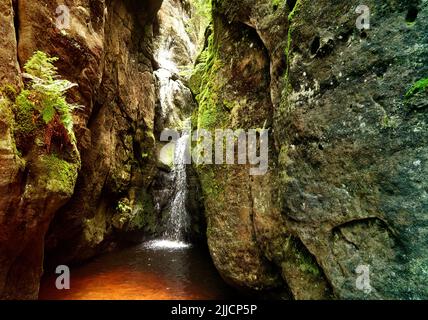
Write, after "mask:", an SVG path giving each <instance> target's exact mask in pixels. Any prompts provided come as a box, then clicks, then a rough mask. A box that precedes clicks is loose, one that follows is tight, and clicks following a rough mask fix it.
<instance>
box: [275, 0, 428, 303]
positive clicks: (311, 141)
mask: <svg viewBox="0 0 428 320" xmlns="http://www.w3.org/2000/svg"><path fill="white" fill-rule="evenodd" d="M365 4H366V5H367V6H368V8H369V9H370V11H371V17H370V18H371V19H370V21H371V26H370V29H368V30H365V31H362V32H359V31H358V29H356V17H358V14H356V13H355V9H356V7H357V6H358V5H359V2H358V1H346V2H343V3H340V4H339V3H338V4H332V3H331V2H328V1H318V2H317V3H316V4H314V3H312V2H309V1H301V2H300V3H298V4H297V5H298V7H297V8H296V12H295V14H294V15H293V17H292V21H291V22H290V23H291V25H290V41H291V45H290V47H289V48H288V55H289V56H288V60H289V70H288V79H287V80H286V84H285V88H284V90H285V92H284V96H283V99H284V101H283V104H282V105H281V107H280V108H279V110H278V112H277V116H278V118H277V119H278V120H277V122H276V130H277V132H276V138H277V140H276V141H277V144H278V146H280V148H281V149H280V151H281V157H282V159H283V163H282V166H281V169H280V171H281V172H286V174H287V177H286V179H284V180H283V182H284V183H283V184H281V185H282V187H281V193H280V194H281V200H282V204H283V208H282V210H283V213H284V215H285V216H286V217H287V229H288V230H289V231H290V232H291V233H292V234H293V235H296V236H297V237H298V238H299V239H300V240H301V241H302V242H303V244H304V245H305V246H306V247H307V248H308V249H309V251H310V252H311V253H312V254H313V255H314V256H315V257H316V259H317V261H318V263H319V265H320V266H321V268H322V269H323V270H324V273H325V275H326V277H327V278H328V281H329V283H330V285H331V286H332V288H333V291H334V294H335V295H336V296H337V297H340V298H411V299H417V298H424V297H425V298H426V297H428V291H427V287H426V285H425V284H426V281H427V266H428V260H427V258H428V250H427V237H426V234H427V231H428V229H427V225H426V223H425V222H424V221H425V218H424V216H425V215H426V211H427V208H428V207H427V205H428V202H427V197H426V187H427V184H426V181H425V179H423V177H424V176H425V175H426V174H427V170H428V164H427V161H426V158H427V152H428V150H427V145H428V144H427V138H428V135H427V134H428V132H427V130H426V128H427V127H426V122H427V119H428V118H427V113H426V107H427V101H428V100H427V91H424V90H421V91H420V92H418V93H417V94H416V95H410V94H408V95H407V97H406V92H407V91H408V90H409V89H410V88H411V86H412V84H414V83H415V82H417V81H418V80H420V79H421V78H426V76H427V65H428V64H427V62H428V61H427V51H428V42H427V34H426V30H427V23H428V19H427V15H428V4H427V2H426V1H400V2H391V3H385V2H383V1H367V2H366V3H365ZM339 12H340V13H339ZM415 15H416V16H415ZM359 266H367V267H369V268H370V280H371V281H370V288H368V287H367V288H366V289H367V290H366V292H364V290H358V289H361V288H358V287H357V286H356V281H357V277H358V274H356V270H357V268H358V267H359Z"/></svg>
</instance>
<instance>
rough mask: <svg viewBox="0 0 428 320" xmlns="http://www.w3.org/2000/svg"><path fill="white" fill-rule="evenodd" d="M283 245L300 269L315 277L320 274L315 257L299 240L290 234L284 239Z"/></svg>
mask: <svg viewBox="0 0 428 320" xmlns="http://www.w3.org/2000/svg"><path fill="white" fill-rule="evenodd" d="M285 247H286V250H287V251H288V252H289V254H290V255H291V257H292V259H294V260H295V262H296V263H297V265H298V267H299V270H300V271H302V272H304V273H308V274H310V275H313V276H315V277H319V276H320V275H321V272H320V269H319V267H318V264H317V262H316V260H315V258H314V257H313V256H312V255H311V254H310V253H309V252H308V250H307V249H306V248H305V247H304V246H303V245H302V243H301V242H300V240H298V239H296V238H294V237H292V236H290V237H289V238H288V239H287V241H286V244H285Z"/></svg>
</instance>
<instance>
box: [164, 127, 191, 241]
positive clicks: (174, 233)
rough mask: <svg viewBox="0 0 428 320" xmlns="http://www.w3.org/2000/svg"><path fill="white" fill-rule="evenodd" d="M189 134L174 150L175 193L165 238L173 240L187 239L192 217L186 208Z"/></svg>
mask: <svg viewBox="0 0 428 320" xmlns="http://www.w3.org/2000/svg"><path fill="white" fill-rule="evenodd" d="M189 140H190V138H189V135H188V134H184V135H183V136H182V137H181V138H180V139H179V140H178V141H177V143H176V145H175V152H174V169H173V174H174V180H175V195H174V199H173V200H172V203H171V212H170V215H169V217H168V222H167V226H166V232H165V238H166V239H169V240H173V241H179V242H182V241H185V237H186V232H187V231H188V230H189V227H190V217H189V214H188V212H187V209H186V200H187V196H188V186H187V168H186V164H187V163H188V161H187V159H186V158H187V155H188V147H189Z"/></svg>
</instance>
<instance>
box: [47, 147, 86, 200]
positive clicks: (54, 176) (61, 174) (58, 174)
mask: <svg viewBox="0 0 428 320" xmlns="http://www.w3.org/2000/svg"><path fill="white" fill-rule="evenodd" d="M40 163H41V169H42V170H43V171H44V173H45V175H44V177H45V178H46V188H47V190H49V191H51V192H55V193H64V194H66V195H68V196H71V195H73V192H74V186H75V184H76V180H77V174H78V168H79V165H78V164H73V163H69V162H67V161H65V160H62V159H59V158H58V157H57V156H55V155H44V156H41V158H40Z"/></svg>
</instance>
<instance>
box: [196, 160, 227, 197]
mask: <svg viewBox="0 0 428 320" xmlns="http://www.w3.org/2000/svg"><path fill="white" fill-rule="evenodd" d="M216 167H217V166H216ZM214 169H215V168H214V166H210V165H204V166H200V167H199V168H198V174H199V179H200V182H201V186H202V190H203V192H204V197H205V200H207V199H209V200H211V201H216V200H218V199H219V198H220V196H221V195H222V194H223V193H224V188H223V187H222V186H221V185H220V180H221V179H219V177H218V173H219V172H220V171H219V170H216V171H215V170H214Z"/></svg>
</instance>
